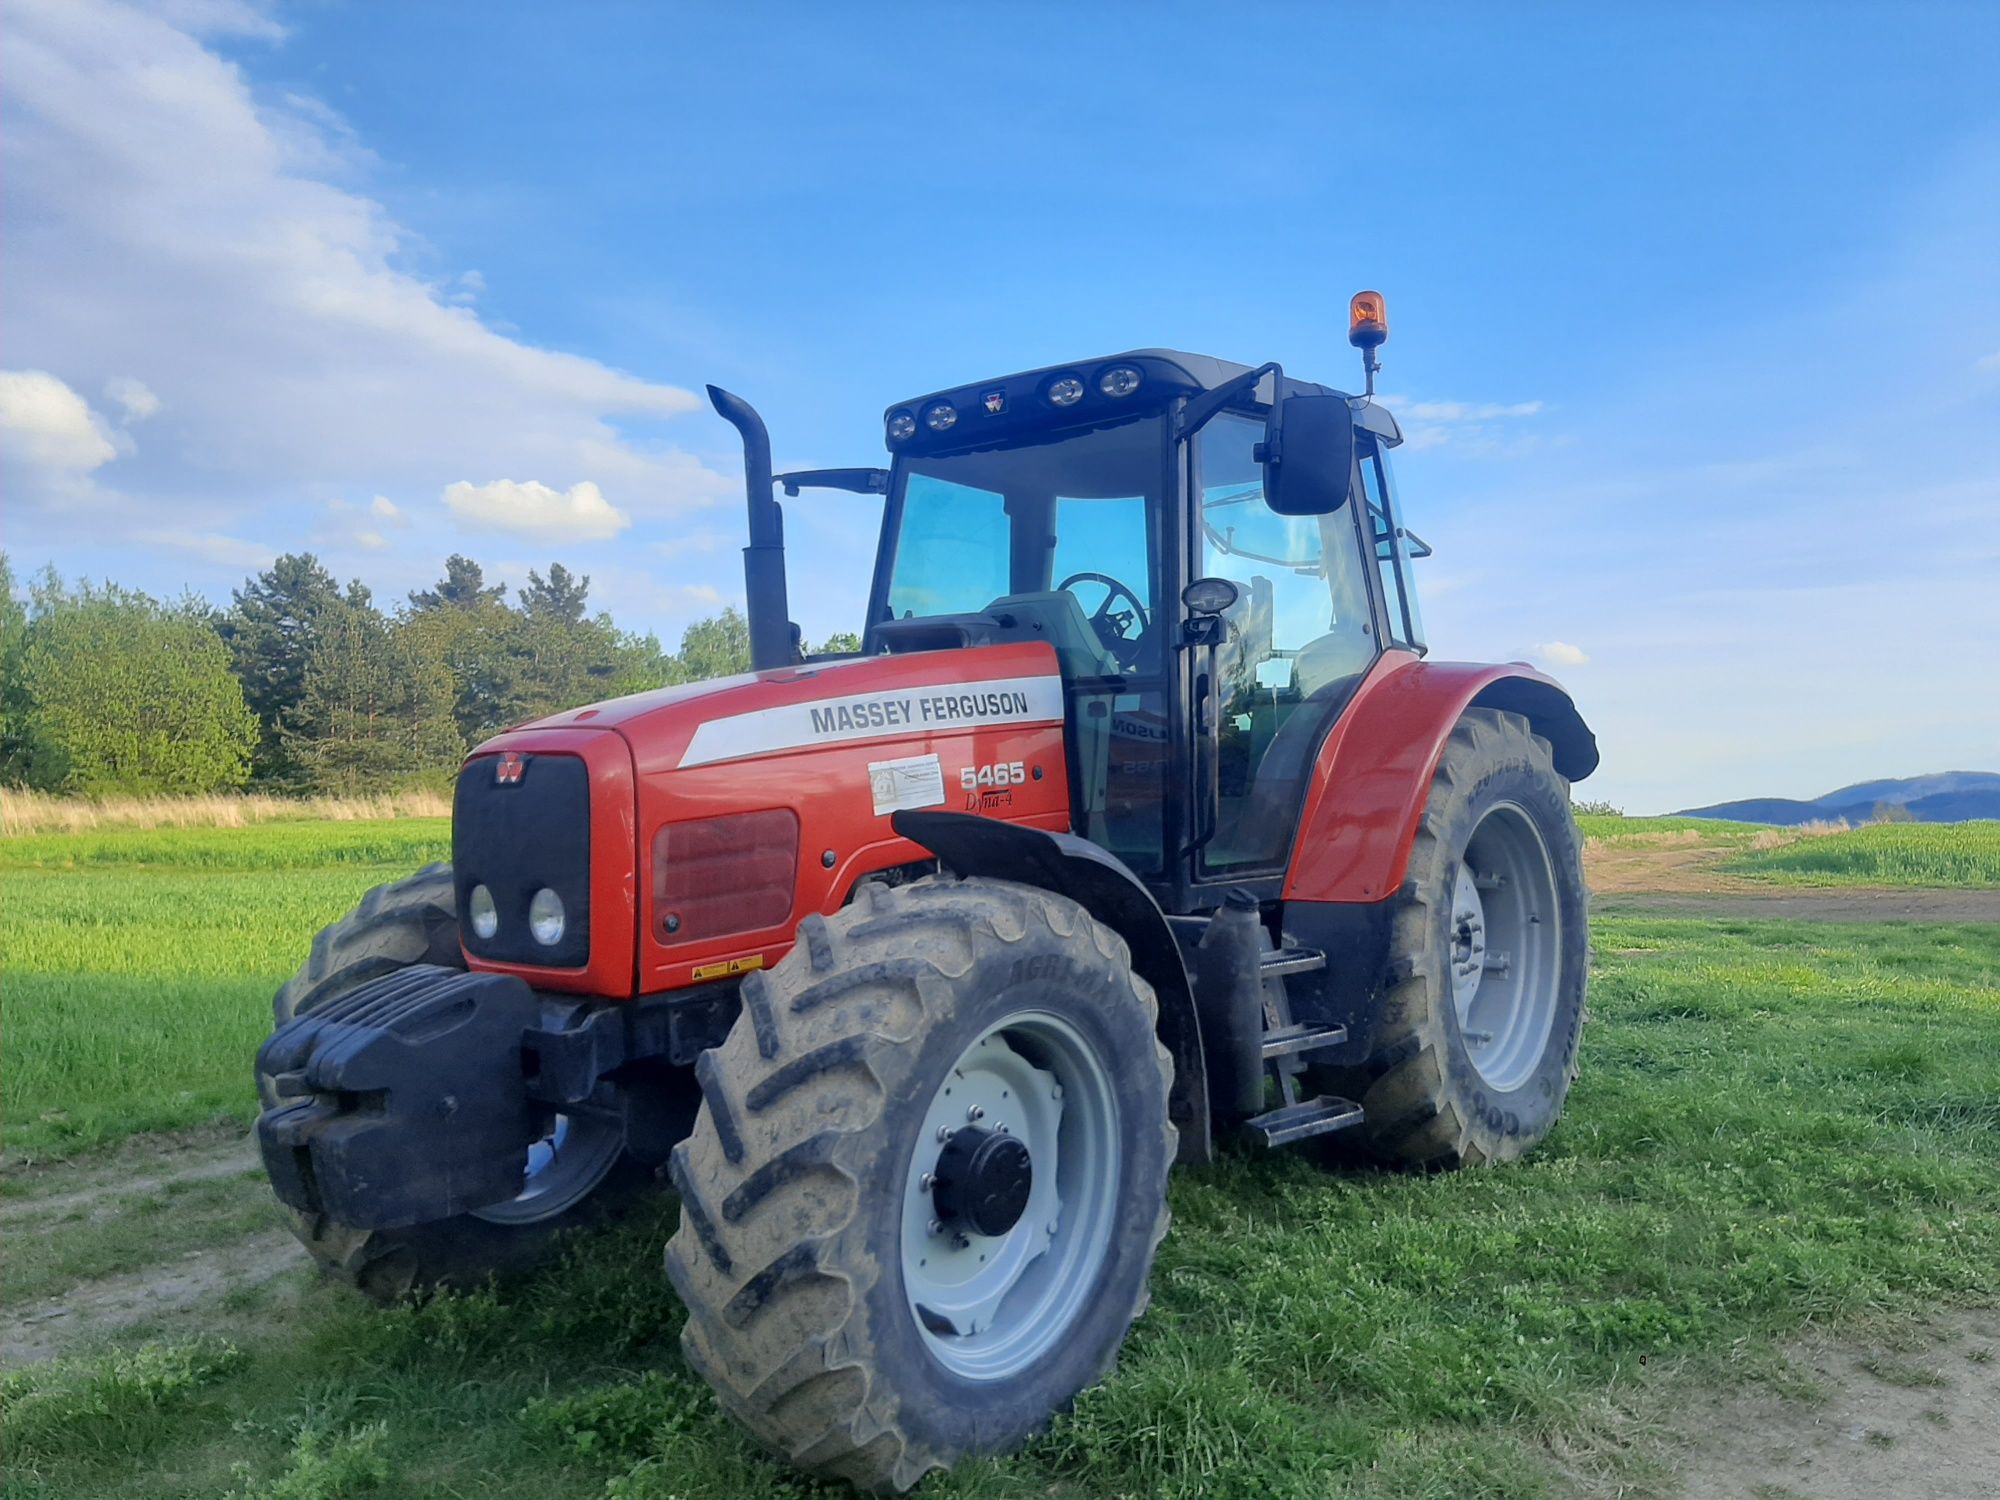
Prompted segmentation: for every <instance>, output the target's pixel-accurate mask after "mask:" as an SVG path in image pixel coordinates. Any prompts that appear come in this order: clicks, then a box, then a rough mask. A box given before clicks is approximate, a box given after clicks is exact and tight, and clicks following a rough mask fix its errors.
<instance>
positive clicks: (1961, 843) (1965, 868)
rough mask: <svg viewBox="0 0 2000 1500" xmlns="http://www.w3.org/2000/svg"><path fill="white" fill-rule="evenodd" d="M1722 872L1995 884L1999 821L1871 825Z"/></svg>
mask: <svg viewBox="0 0 2000 1500" xmlns="http://www.w3.org/2000/svg"><path fill="white" fill-rule="evenodd" d="M1723 868H1724V869H1727V870H1730V871H1733V872H1736V873H1739V874H1744V875H1754V876H1757V877H1760V878H1763V879H1768V880H1776V881H1784V882H1787V883H1790V884H1797V885H1885V886H1886V885H1899V886H1903V885H1910V886H1960V887H1963V886H1977V887H1980V888H1983V889H1990V888H1992V887H1995V886H2000V822H1982V823H1948V824H1938V823H1878V824H1871V825H1869V826H1868V827H1865V828H1855V829H1851V830H1849V831H1848V832H1846V833H1837V834H1833V835H1831V836H1828V837H1825V838H1806V839H1800V840H1798V841H1797V842H1796V843H1787V844H1780V845H1778V846H1777V847H1775V848H1770V849H1750V850H1746V851H1745V852H1743V853H1741V854H1739V855H1737V856H1735V857H1734V858H1733V859H1731V860H1730V861H1729V862H1728V863H1727V864H1725V865H1724V866H1723Z"/></svg>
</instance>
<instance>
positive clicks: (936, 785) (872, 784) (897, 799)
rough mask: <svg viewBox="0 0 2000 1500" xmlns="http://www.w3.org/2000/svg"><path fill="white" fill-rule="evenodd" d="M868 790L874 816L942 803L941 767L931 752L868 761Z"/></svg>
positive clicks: (942, 775)
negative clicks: (872, 799)
mask: <svg viewBox="0 0 2000 1500" xmlns="http://www.w3.org/2000/svg"><path fill="white" fill-rule="evenodd" d="M868 789H869V791H870V792H872V793H873V794H874V797H875V816H877V817H878V818H879V817H881V816H882V814H884V813H892V812H901V811H903V810H904V809H905V808H912V807H942V806H944V768H943V767H942V766H940V765H939V764H938V758H937V757H936V756H935V755H906V756H904V757H903V758H902V759H901V760H871V761H869V762H868Z"/></svg>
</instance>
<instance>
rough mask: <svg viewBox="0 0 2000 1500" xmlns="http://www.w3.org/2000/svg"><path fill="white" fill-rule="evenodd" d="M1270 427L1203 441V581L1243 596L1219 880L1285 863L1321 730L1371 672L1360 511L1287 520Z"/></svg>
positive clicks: (1226, 431)
mask: <svg viewBox="0 0 2000 1500" xmlns="http://www.w3.org/2000/svg"><path fill="white" fill-rule="evenodd" d="M1263 440H1264V424H1263V422H1262V421H1260V420H1258V419H1256V418H1253V417H1249V416H1242V415H1238V414H1235V413H1229V412H1225V413H1223V414H1222V415H1221V416H1218V417H1216V418H1215V419H1214V420H1213V421H1211V422H1210V423H1209V424H1208V425H1207V426H1206V427H1204V428H1203V429H1202V430H1201V432H1200V434H1199V435H1198V436H1197V438H1196V449H1195V465H1196V493H1197V505H1196V514H1197V517H1198V521H1197V524H1198V525H1199V527H1200V538H1199V555H1200V557H1201V572H1202V573H1203V574H1206V575H1213V576H1215V577H1220V578H1227V579H1229V580H1230V581H1231V582H1232V583H1234V584H1235V585H1236V587H1237V590H1238V593H1239V595H1240V597H1239V598H1238V600H1237V603H1236V605H1235V607H1234V608H1233V609H1232V610H1231V611H1230V612H1229V615H1228V616H1227V619H1228V622H1229V626H1230V632H1229V641H1228V643H1227V644H1226V645H1225V646H1223V647H1222V648H1221V649H1220V650H1218V651H1217V653H1216V678H1217V682H1216V693H1217V708H1218V710H1219V712H1220V714H1221V763H1220V766H1219V768H1218V769H1219V780H1220V783H1221V802H1220V805H1219V807H1218V809H1217V818H1216V832H1215V836H1214V837H1213V838H1212V839H1210V840H1209V842H1208V845H1207V847H1206V849H1205V850H1204V854H1203V862H1204V865H1205V867H1206V868H1207V869H1208V870H1210V871H1215V870H1223V869H1250V868H1255V867H1258V866H1264V865H1271V864H1275V863H1277V862H1278V861H1279V860H1281V859H1282V858H1284V855H1285V853H1286V851H1287V849H1288V848H1289V847H1290V843H1291V833H1292V829H1293V827H1294V826H1295V824H1296V823H1297V814H1298V808H1299V804H1300V801H1301V799H1302V798H1303V796H1304V791H1305V781H1306V778H1307V777H1308V776H1309V775H1310V774H1311V771H1312V764H1313V754H1314V751H1315V750H1316V749H1317V748H1318V745H1319V739H1320V733H1321V731H1322V730H1324V729H1325V727H1326V726H1327V725H1328V724H1329V723H1331V722H1332V720H1333V718H1334V717H1335V716H1336V715H1337V714H1338V713H1339V712H1340V710H1341V708H1342V707H1344V706H1345V704H1346V702H1347V700H1348V698H1349V697H1351V696H1352V694H1353V691H1354V689H1355V687H1356V686H1358V685H1359V683H1360V680H1361V676H1362V674H1363V673H1365V672H1366V671H1367V670H1368V668H1369V666H1370V665H1371V664H1372V663H1373V662H1374V660H1375V656H1376V653H1377V642H1376V639H1375V633H1374V627H1373V625H1372V623H1371V618H1370V606H1369V599H1368V586H1367V576H1366V574H1365V572H1364V571H1363V570H1364V568H1365V567H1366V566H1367V562H1366V558H1365V556H1364V554H1363V552H1362V548H1361V541H1360V537H1359V535H1358V534H1357V532H1356V529H1355V512H1356V511H1357V510H1359V509H1361V507H1359V506H1355V505H1347V506H1343V507H1342V508H1341V509H1340V510H1337V511H1335V512H1334V513H1333V514H1332V515H1326V516H1284V515H1279V514H1278V513H1277V512H1276V511H1274V510H1272V509H1271V508H1270V506H1269V505H1267V504H1265V501H1264V472H1263V466H1262V465H1261V464H1259V463H1258V462H1257V460H1256V455H1255V450H1256V446H1257V444H1259V443H1261V442H1262V441H1263Z"/></svg>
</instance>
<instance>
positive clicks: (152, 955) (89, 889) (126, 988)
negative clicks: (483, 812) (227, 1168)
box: [0, 819, 450, 1157]
mask: <svg viewBox="0 0 2000 1500" xmlns="http://www.w3.org/2000/svg"><path fill="white" fill-rule="evenodd" d="M449 845H450V834H449V829H448V826H447V824H446V822H445V821H444V820H442V819H407V820H402V821H396V822H375V823H367V822H351V823H323V824H314V823H296V822H273V823H267V824H264V825H261V826H258V827H255V828H250V829H241V830H237V829H207V828H188V829H183V828H156V829H142V828H132V829H111V830H105V831H102V832H95V833H85V834H77V835H54V834H49V835H38V836H33V837H27V838H13V839H4V840H0V972H4V974H5V984H6V1008H7V1015H6V1089H7V1109H6V1119H5V1125H4V1144H5V1146H6V1149H7V1152H8V1154H9V1155H10V1156H21V1155H27V1156H36V1157H46V1156H50V1155H60V1154H65V1153H68V1152H72V1151H76V1150H79V1149H84V1148H88V1147H91V1146H97V1145H103V1144H105V1143H107V1142H109V1141H113V1140H116V1139H118V1138H119V1137H121V1136H124V1135H128V1134H130V1133H132V1132H133V1131H135V1130H171V1129H176V1128H179V1127H182V1126H187V1125H193V1124H197V1123H199V1122H201V1121H204V1120H207V1119H211V1118H213V1117H215V1116H216V1115H219V1114H220V1115H229V1116H233V1117H235V1118H238V1119H242V1120H246V1121H247V1120H248V1119H250V1118H251V1117H252V1115H253V1112H254V1097H255V1096H254V1093H253V1091H252V1088H251V1082H250V1060H251V1057H252V1056H253V1054H254V1053H255V1051H256V1048H257V1044H258V1043H259V1041H261V1040H262V1038H263V1036H264V1035H265V1033H266V1032H268V1031H269V1029H270V1024H271V995H272V992H273V991H274V990H276V989H277V987H278V986H279V985H280V984H282V983H283V982H284V981H285V979H286V978H287V977H288V976H289V975H290V974H291V973H292V971H293V970H294V969H296V968H297V967H298V966H299V964H300V963H302V962H303V961H304V959H305V954H306V950H307V948H308V947H309V946H310V944H311V942H312V935H313V933H314V932H316V931H318V930H319V928H320V927H322V926H324V925H325V924H326V923H328V922H330V921H332V920H333V919H334V918H336V917H338V916H339V915H340V914H341V913H342V912H344V911H346V910H348V909H349V908H350V907H352V906H353V905H354V903H355V901H356V900H358V899H359V898H360V896H361V893H362V892H363V891H366V890H367V889H368V888H369V887H370V886H373V885H379V884H380V883H381V882H383V881H385V880H393V879H396V878H397V877H398V876H400V875H403V874H407V873H408V872H409V871H410V870H412V869H414V868H416V867H417V866H418V865H421V864H423V863H425V862H426V861H429V860H434V859H441V858H444V857H446V856H447V855H448V853H449Z"/></svg>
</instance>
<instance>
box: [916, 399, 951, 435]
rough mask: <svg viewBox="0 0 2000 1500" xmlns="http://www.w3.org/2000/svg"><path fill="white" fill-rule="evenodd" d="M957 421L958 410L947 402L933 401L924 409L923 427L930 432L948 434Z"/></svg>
mask: <svg viewBox="0 0 2000 1500" xmlns="http://www.w3.org/2000/svg"><path fill="white" fill-rule="evenodd" d="M957 421H958V408H957V407H955V406H953V405H952V404H951V403H950V402H949V401H933V402H932V403H931V404H930V405H929V406H926V407H925V408H924V426H926V427H928V428H930V430H931V431H932V432H949V431H950V430H951V428H952V426H953V425H954V424H955V423H956V422H957Z"/></svg>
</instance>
